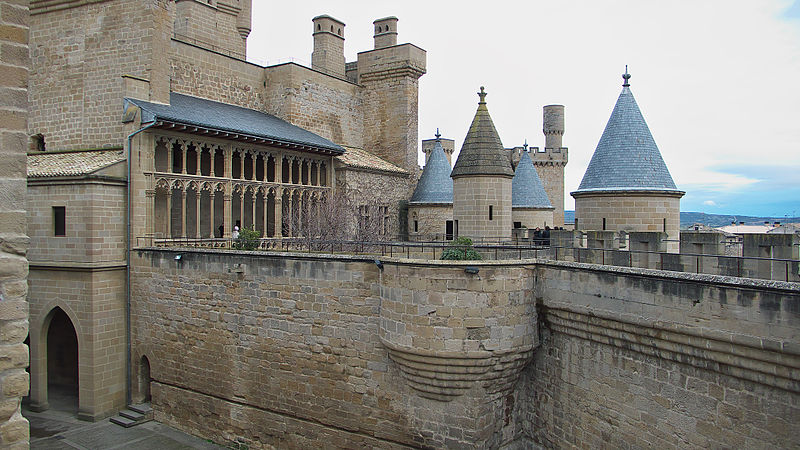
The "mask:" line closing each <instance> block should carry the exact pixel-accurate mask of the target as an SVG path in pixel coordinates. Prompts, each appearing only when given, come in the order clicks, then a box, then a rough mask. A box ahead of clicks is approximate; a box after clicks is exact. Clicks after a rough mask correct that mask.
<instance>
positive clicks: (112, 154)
mask: <svg viewBox="0 0 800 450" xmlns="http://www.w3.org/2000/svg"><path fill="white" fill-rule="evenodd" d="M121 161H125V152H124V151H123V150H121V149H114V150H87V151H81V152H65V153H32V154H29V155H28V177H31V178H43V177H67V176H79V175H88V174H90V173H92V172H95V171H97V170H100V169H102V168H104V167H108V166H110V165H112V164H115V163H118V162H121Z"/></svg>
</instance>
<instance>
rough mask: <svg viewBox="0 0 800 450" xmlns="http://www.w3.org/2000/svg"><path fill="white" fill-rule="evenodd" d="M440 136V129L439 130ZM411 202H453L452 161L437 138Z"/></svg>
mask: <svg viewBox="0 0 800 450" xmlns="http://www.w3.org/2000/svg"><path fill="white" fill-rule="evenodd" d="M437 136H438V130H437ZM410 202H411V203H442V204H452V203H453V179H452V178H450V163H449V162H448V161H447V156H445V154H444V148H442V143H441V141H440V140H439V139H438V138H437V139H436V143H435V144H434V145H433V151H431V156H430V157H429V158H428V162H427V164H425V168H424V169H422V175H420V177H419V181H418V182H417V188H416V189H415V190H414V195H412V196H411V201H410Z"/></svg>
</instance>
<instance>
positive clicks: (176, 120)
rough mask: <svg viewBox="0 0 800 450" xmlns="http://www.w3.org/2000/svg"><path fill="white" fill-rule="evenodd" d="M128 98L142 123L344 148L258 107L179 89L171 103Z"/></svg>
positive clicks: (332, 149) (336, 150) (328, 150)
mask: <svg viewBox="0 0 800 450" xmlns="http://www.w3.org/2000/svg"><path fill="white" fill-rule="evenodd" d="M125 100H126V101H129V102H131V103H133V104H134V105H136V106H138V107H140V108H141V109H142V123H154V122H155V123H156V124H157V126H161V127H162V128H163V127H168V128H172V126H173V125H177V126H184V125H186V126H189V127H201V128H204V129H206V130H210V131H212V132H221V134H222V135H221V136H220V135H214V134H212V135H211V136H216V137H223V138H229V139H240V140H241V139H244V140H245V141H246V142H253V143H263V144H266V145H275V146H287V147H290V148H291V147H296V148H300V149H306V150H311V151H317V152H321V153H325V154H334V155H338V154H341V153H343V152H344V149H343V148H342V147H341V146H339V145H337V144H334V143H333V142H331V141H329V140H327V139H325V138H324V137H322V136H319V135H316V134H314V133H312V132H310V131H308V130H305V129H303V128H300V127H298V126H296V125H292V124H290V123H289V122H287V121H285V120H283V119H279V118H277V117H275V116H273V115H271V114H266V113H263V112H261V111H256V110H254V109H248V108H242V107H240V106H236V105H229V104H227V103H220V102H215V101H212V100H206V99H202V98H198V97H192V96H189V95H184V94H178V93H175V92H173V93H170V95H169V103H170V104H169V105H164V104H161V103H152V102H148V101H144V100H137V99H125Z"/></svg>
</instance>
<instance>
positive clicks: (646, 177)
mask: <svg viewBox="0 0 800 450" xmlns="http://www.w3.org/2000/svg"><path fill="white" fill-rule="evenodd" d="M630 77H631V76H630V75H629V74H628V71H627V67H626V70H625V74H624V75H623V76H622V78H623V79H624V80H625V81H624V83H623V84H622V92H621V93H620V94H619V98H618V99H617V104H616V105H615V106H614V110H613V111H612V112H611V118H609V119H608V123H607V124H606V128H605V130H604V131H603V135H602V136H601V137H600V142H599V143H598V144H597V149H596V150H595V151H594V154H593V155H592V159H591V161H590V162H589V167H587V168H586V173H585V174H584V175H583V180H581V184H580V186H579V187H578V190H576V191H574V192H572V193H571V195H572V196H573V197H574V198H575V229H580V230H607V231H647V232H660V233H664V234H665V235H666V242H667V245H666V248H667V251H670V252H676V253H677V251H678V247H679V245H678V234H679V228H680V201H681V197H683V194H684V192H683V191H680V190H678V188H676V187H675V182H674V181H672V176H671V175H670V173H669V169H667V165H666V164H664V160H663V159H662V158H661V152H659V150H658V147H657V146H656V142H655V140H654V139H653V135H652V134H651V133H650V129H649V128H648V127H647V122H645V120H644V116H642V112H641V111H640V110H639V105H637V104H636V100H635V99H634V98H633V93H632V92H631V90H630V83H629V82H628V80H629V79H630Z"/></svg>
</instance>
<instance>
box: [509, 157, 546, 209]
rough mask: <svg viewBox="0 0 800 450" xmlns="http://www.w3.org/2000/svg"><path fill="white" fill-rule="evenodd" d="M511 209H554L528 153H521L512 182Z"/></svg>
mask: <svg viewBox="0 0 800 450" xmlns="http://www.w3.org/2000/svg"><path fill="white" fill-rule="evenodd" d="M511 207H512V208H543V209H544V208H551V209H552V208H553V205H552V204H551V203H550V199H549V198H548V197H547V192H545V190H544V186H543V185H542V180H541V179H540V178H539V174H538V173H537V172H536V167H534V165H533V161H531V157H530V155H529V154H528V152H527V151H522V152H521V154H520V158H519V164H517V170H516V171H515V172H514V178H513V179H512V180H511Z"/></svg>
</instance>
